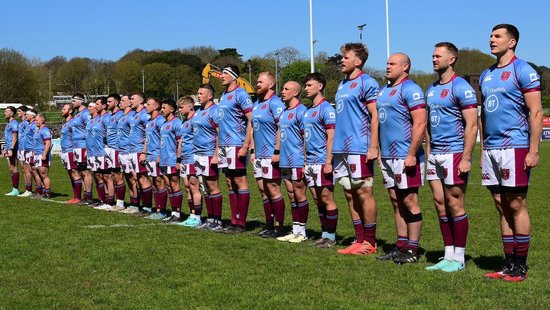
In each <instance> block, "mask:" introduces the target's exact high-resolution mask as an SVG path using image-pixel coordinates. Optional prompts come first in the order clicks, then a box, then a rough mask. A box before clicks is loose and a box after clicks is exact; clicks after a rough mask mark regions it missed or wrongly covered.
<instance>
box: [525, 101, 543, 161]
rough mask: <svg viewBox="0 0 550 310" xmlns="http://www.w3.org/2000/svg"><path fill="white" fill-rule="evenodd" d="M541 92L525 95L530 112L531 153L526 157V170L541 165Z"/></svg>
mask: <svg viewBox="0 0 550 310" xmlns="http://www.w3.org/2000/svg"><path fill="white" fill-rule="evenodd" d="M540 95H541V94H540V91H533V92H527V93H524V94H523V98H524V99H525V105H526V106H527V109H528V110H529V131H530V133H529V152H528V153H527V156H525V164H524V165H525V167H524V168H525V169H531V168H533V167H536V166H537V165H538V164H539V143H540V136H541V134H542V104H541V96H540Z"/></svg>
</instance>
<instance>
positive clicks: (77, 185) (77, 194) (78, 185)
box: [73, 179, 82, 200]
mask: <svg viewBox="0 0 550 310" xmlns="http://www.w3.org/2000/svg"><path fill="white" fill-rule="evenodd" d="M73 183H74V186H73V197H74V198H77V199H79V200H80V199H81V198H82V180H81V179H77V180H74V181H73Z"/></svg>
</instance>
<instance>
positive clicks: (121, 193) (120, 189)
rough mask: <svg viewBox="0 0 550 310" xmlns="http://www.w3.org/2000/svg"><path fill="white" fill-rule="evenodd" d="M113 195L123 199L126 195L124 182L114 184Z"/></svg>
mask: <svg viewBox="0 0 550 310" xmlns="http://www.w3.org/2000/svg"><path fill="white" fill-rule="evenodd" d="M115 196H116V199H117V200H124V198H125V196H126V184H124V183H122V184H116V185H115Z"/></svg>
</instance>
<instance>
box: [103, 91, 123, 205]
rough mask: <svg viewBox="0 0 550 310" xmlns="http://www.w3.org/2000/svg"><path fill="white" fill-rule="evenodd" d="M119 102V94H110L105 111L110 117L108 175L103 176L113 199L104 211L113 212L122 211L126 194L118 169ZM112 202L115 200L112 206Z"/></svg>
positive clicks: (106, 154) (107, 154)
mask: <svg viewBox="0 0 550 310" xmlns="http://www.w3.org/2000/svg"><path fill="white" fill-rule="evenodd" d="M126 98H127V97H126ZM120 101H121V97H120V95H119V94H110V95H109V96H108V97H107V110H108V112H109V113H110V115H109V118H108V123H107V146H106V147H105V160H106V162H107V169H108V170H109V172H110V173H107V174H104V175H103V177H104V181H105V183H106V184H107V193H108V195H109V196H111V197H113V198H110V199H109V201H110V203H109V204H111V207H110V208H107V209H105V210H106V211H115V212H116V211H122V210H124V196H125V192H126V185H125V184H124V176H123V173H122V171H121V169H120V150H119V147H118V122H119V121H120V119H121V118H122V116H123V115H124V111H123V110H122V109H120V108H119V103H120ZM112 200H116V202H115V204H114V205H113V201H112Z"/></svg>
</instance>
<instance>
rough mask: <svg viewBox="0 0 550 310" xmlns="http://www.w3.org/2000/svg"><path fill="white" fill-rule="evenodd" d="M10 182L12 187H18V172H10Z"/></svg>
mask: <svg viewBox="0 0 550 310" xmlns="http://www.w3.org/2000/svg"><path fill="white" fill-rule="evenodd" d="M11 184H12V186H13V188H15V189H19V172H15V173H12V174H11Z"/></svg>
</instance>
